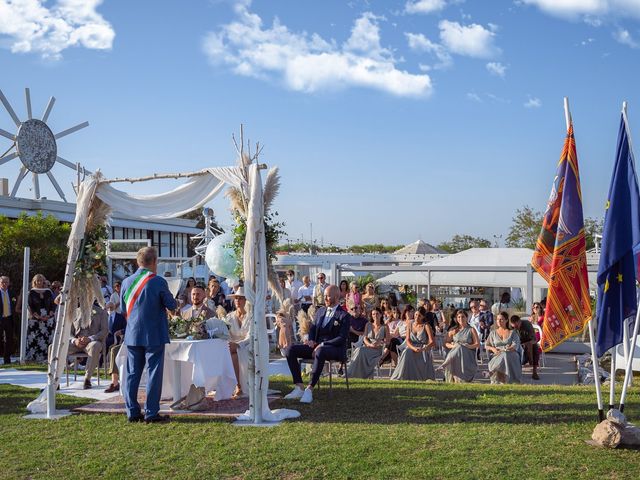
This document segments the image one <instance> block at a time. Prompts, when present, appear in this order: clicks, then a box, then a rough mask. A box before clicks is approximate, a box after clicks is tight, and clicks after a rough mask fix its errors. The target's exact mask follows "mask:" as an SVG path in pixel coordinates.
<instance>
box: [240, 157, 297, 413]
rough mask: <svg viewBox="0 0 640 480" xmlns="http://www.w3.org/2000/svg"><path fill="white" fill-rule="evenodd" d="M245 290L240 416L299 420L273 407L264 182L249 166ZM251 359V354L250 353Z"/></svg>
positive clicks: (244, 266) (257, 170)
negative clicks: (245, 395) (246, 338)
mask: <svg viewBox="0 0 640 480" xmlns="http://www.w3.org/2000/svg"><path fill="white" fill-rule="evenodd" d="M243 271H244V291H245V295H246V296H247V301H248V302H249V303H250V304H251V308H250V310H249V312H250V314H251V334H250V337H251V339H252V340H253V345H252V346H253V348H252V354H253V355H252V357H253V358H250V359H249V386H250V390H249V410H248V411H246V412H245V413H244V414H243V415H240V416H239V417H238V420H240V421H250V422H253V423H256V424H259V423H262V422H263V421H267V422H279V421H281V420H284V419H287V418H296V417H299V416H300V412H298V411H296V410H290V409H276V410H271V409H270V408H269V400H268V398H267V392H268V390H269V338H268V336H267V324H266V321H265V305H264V304H265V299H266V295H267V247H266V243H265V231H264V200H263V192H262V179H261V178H260V170H259V166H258V165H257V164H255V163H254V164H251V165H249V205H248V212H247V235H246V237H245V241H244V256H243ZM250 356H251V354H250Z"/></svg>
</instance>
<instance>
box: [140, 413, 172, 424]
mask: <svg viewBox="0 0 640 480" xmlns="http://www.w3.org/2000/svg"><path fill="white" fill-rule="evenodd" d="M170 421H171V417H169V415H156V416H155V417H149V418H145V419H144V423H169V422H170Z"/></svg>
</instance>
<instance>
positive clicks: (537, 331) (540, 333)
mask: <svg viewBox="0 0 640 480" xmlns="http://www.w3.org/2000/svg"><path fill="white" fill-rule="evenodd" d="M531 325H533V329H534V330H535V332H536V333H537V334H538V335H540V338H542V327H541V326H540V325H538V324H536V323H533V322H532V323H531ZM538 348H539V346H538ZM540 366H541V367H544V350H542V348H540Z"/></svg>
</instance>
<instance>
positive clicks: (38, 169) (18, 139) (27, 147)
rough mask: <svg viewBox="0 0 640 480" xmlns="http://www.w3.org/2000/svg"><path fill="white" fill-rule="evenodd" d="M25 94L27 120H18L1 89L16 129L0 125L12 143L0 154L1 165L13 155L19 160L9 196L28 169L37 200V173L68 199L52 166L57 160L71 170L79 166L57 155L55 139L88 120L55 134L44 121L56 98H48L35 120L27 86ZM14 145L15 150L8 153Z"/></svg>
mask: <svg viewBox="0 0 640 480" xmlns="http://www.w3.org/2000/svg"><path fill="white" fill-rule="evenodd" d="M24 93H25V101H26V105H27V120H25V121H20V119H19V118H18V116H17V115H16V113H15V111H14V110H13V108H12V107H11V104H10V103H9V101H8V100H7V98H6V97H5V96H4V94H3V93H2V90H0V102H2V104H3V105H4V108H5V110H6V111H7V113H8V114H9V116H10V117H11V119H12V120H13V122H14V123H15V125H16V127H17V128H18V130H17V132H16V134H15V135H14V134H12V133H10V132H8V131H6V130H3V129H2V128H0V136H3V137H5V138H8V139H9V140H11V141H12V142H13V145H12V146H11V147H10V148H9V149H8V150H7V151H6V152H5V153H4V154H3V155H2V156H1V157H0V165H4V164H5V163H7V162H9V161H11V160H13V159H14V158H16V157H17V158H19V159H20V161H21V162H22V166H21V167H20V172H19V173H18V178H17V179H16V182H15V184H14V186H13V189H12V190H11V195H10V197H11V198H15V196H16V193H18V187H20V184H21V183H22V181H23V180H24V178H25V177H26V176H27V175H28V173H29V172H31V173H32V176H33V191H34V193H35V197H36V199H39V198H40V180H39V175H43V174H45V175H46V176H47V177H48V178H49V181H50V182H51V184H52V185H53V187H54V188H55V189H56V192H58V195H60V198H61V199H62V200H63V201H64V202H66V201H67V199H66V198H65V195H64V192H63V191H62V188H60V185H59V184H58V182H57V180H56V179H55V177H54V176H53V173H52V172H51V169H52V168H53V166H54V165H55V164H56V163H60V164H62V165H64V166H66V167H69V168H71V169H72V170H76V169H77V168H78V166H77V165H75V164H73V163H71V162H70V161H68V160H65V159H64V158H62V157H60V156H59V155H58V144H57V140H59V139H61V138H62V137H66V136H67V135H70V134H72V133H74V132H77V131H78V130H80V129H82V128H85V127H88V126H89V122H82V123H79V124H78V125H76V126H74V127H71V128H68V129H66V130H63V131H61V132H58V133H55V134H54V133H53V132H52V131H51V129H50V128H49V126H48V125H47V120H48V119H49V114H50V113H51V109H52V108H53V104H54V103H55V101H56V99H55V97H51V98H50V99H49V102H48V103H47V106H46V108H45V110H44V113H43V115H42V118H41V119H36V118H33V116H32V113H31V94H30V92H29V89H28V88H25V90H24ZM14 148H15V151H14V152H11V150H13V149H14ZM85 172H86V171H85Z"/></svg>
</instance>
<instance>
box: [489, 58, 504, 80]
mask: <svg viewBox="0 0 640 480" xmlns="http://www.w3.org/2000/svg"><path fill="white" fill-rule="evenodd" d="M486 66H487V70H488V71H489V73H490V74H492V75H496V76H498V77H502V78H504V77H505V75H506V74H507V67H506V65H503V64H501V63H500V62H489V63H487V65H486Z"/></svg>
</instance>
